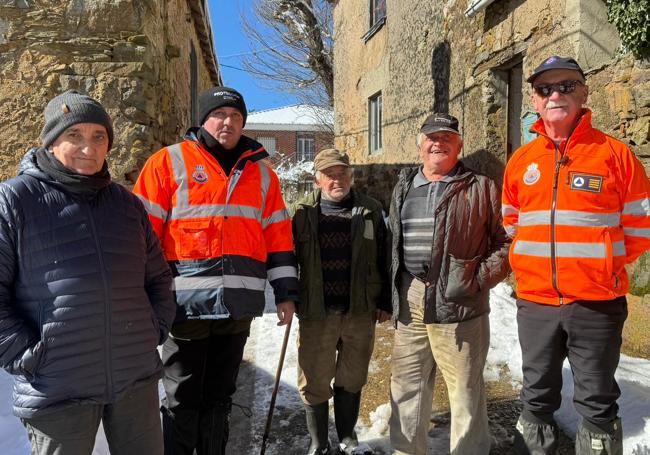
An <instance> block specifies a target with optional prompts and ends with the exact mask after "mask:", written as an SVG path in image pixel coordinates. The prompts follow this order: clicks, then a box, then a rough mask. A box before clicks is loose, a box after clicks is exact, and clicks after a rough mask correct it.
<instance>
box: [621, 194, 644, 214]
mask: <svg viewBox="0 0 650 455" xmlns="http://www.w3.org/2000/svg"><path fill="white" fill-rule="evenodd" d="M623 215H639V216H650V199H648V198H645V199H637V200H636V201H630V202H628V203H626V204H625V206H624V207H623Z"/></svg>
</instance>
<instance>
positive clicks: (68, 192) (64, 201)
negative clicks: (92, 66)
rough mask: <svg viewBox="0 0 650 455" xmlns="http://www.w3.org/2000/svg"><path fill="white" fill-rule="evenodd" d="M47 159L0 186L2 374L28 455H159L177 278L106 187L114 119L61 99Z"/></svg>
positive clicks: (51, 122)
mask: <svg viewBox="0 0 650 455" xmlns="http://www.w3.org/2000/svg"><path fill="white" fill-rule="evenodd" d="M41 138H42V140H43V147H41V148H34V149H31V150H30V151H29V152H27V154H26V155H25V157H24V158H23V161H22V163H21V169H20V173H19V176H18V177H16V178H13V179H11V180H8V181H6V182H3V183H0V365H1V366H2V367H3V368H5V369H6V370H7V371H8V372H9V373H11V374H13V375H15V383H14V413H15V414H16V415H17V416H18V417H20V418H21V420H22V421H23V423H24V425H25V427H26V428H27V431H28V434H29V439H30V443H31V446H32V454H38V455H44V454H48V455H68V454H70V455H72V454H74V455H84V454H90V453H91V452H92V449H93V446H94V441H95V435H96V433H97V429H98V426H99V423H100V421H102V422H103V425H104V429H105V432H106V436H107V439H108V444H109V447H110V450H111V454H113V455H116V454H120V455H131V454H137V455H144V454H154V455H156V454H162V431H161V426H160V417H159V413H158V379H159V377H160V375H161V369H162V365H161V361H160V358H159V355H158V352H157V350H156V347H157V346H158V345H159V344H161V343H162V342H163V341H164V340H165V338H166V337H167V333H168V330H169V327H170V326H171V322H172V320H173V319H174V316H175V313H176V306H175V304H174V300H173V296H172V292H171V283H172V276H171V272H170V270H169V268H168V266H167V263H166V262H165V260H164V258H163V255H162V251H161V249H160V245H159V244H158V239H157V237H156V235H155V234H154V232H153V231H152V228H151V226H150V224H149V220H148V218H147V214H146V212H145V210H144V208H143V206H142V204H141V203H140V201H139V200H138V199H137V197H135V196H134V195H132V194H131V192H129V191H128V190H127V189H125V188H123V187H121V186H120V185H118V184H116V183H113V182H111V178H110V175H109V172H108V167H107V164H106V161H105V157H106V154H107V153H108V151H109V149H110V148H111V145H112V142H113V127H112V123H111V119H110V117H109V116H108V114H107V112H106V111H105V110H104V108H103V107H102V106H101V105H100V104H99V103H98V102H97V101H95V100H94V99H92V98H90V97H88V96H86V95H82V94H80V93H78V92H73V91H69V92H65V93H63V94H61V95H59V96H57V97H56V98H54V99H52V100H51V101H50V102H49V103H48V105H47V107H46V108H45V126H44V128H43V131H42V133H41Z"/></svg>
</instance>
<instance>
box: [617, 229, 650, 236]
mask: <svg viewBox="0 0 650 455" xmlns="http://www.w3.org/2000/svg"><path fill="white" fill-rule="evenodd" d="M623 232H624V233H625V235H628V236H630V237H645V238H646V239H650V228H627V227H626V228H623Z"/></svg>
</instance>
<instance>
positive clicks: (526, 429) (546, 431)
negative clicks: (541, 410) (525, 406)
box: [514, 415, 560, 455]
mask: <svg viewBox="0 0 650 455" xmlns="http://www.w3.org/2000/svg"><path fill="white" fill-rule="evenodd" d="M559 437H560V430H559V429H558V427H557V424H556V423H555V422H553V421H551V422H547V421H543V420H539V419H534V421H533V419H532V418H530V417H528V416H527V417H526V418H524V416H523V415H522V416H520V417H519V420H518V421H517V426H516V431H515V441H514V453H515V455H555V453H556V452H557V448H558V439H559Z"/></svg>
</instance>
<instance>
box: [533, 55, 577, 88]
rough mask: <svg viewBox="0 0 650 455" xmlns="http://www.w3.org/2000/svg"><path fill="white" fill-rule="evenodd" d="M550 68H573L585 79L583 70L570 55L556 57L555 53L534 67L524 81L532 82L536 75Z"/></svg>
mask: <svg viewBox="0 0 650 455" xmlns="http://www.w3.org/2000/svg"><path fill="white" fill-rule="evenodd" d="M550 70H573V71H577V72H579V73H580V75H581V76H582V78H583V79H586V77H585V73H584V71H582V68H580V65H578V62H576V61H575V60H574V59H572V58H570V57H558V56H557V55H552V56H551V57H549V58H547V59H546V60H544V62H543V63H542V64H541V65H539V66H538V67H537V68H535V71H534V72H533V74H531V75H530V77H529V78H528V79H526V82H529V83H531V84H532V83H533V81H534V80H535V79H537V76H539V75H540V74H542V73H543V72H545V71H550Z"/></svg>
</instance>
